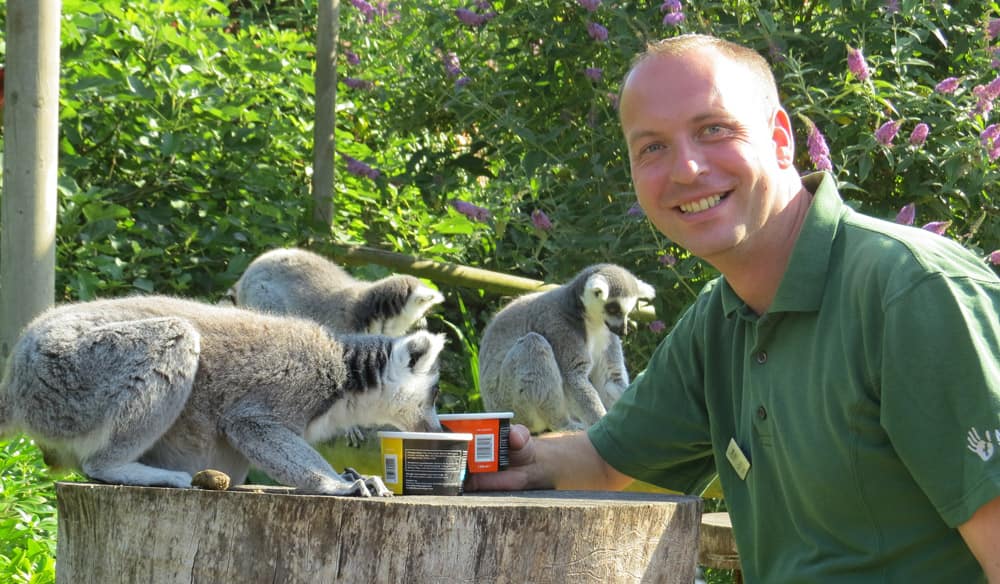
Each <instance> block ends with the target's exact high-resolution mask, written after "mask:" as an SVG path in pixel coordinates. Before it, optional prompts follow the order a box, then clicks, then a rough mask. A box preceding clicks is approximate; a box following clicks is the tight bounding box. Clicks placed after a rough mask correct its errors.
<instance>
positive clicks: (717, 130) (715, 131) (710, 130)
mask: <svg viewBox="0 0 1000 584" xmlns="http://www.w3.org/2000/svg"><path fill="white" fill-rule="evenodd" d="M726 131H727V129H726V127H725V126H719V125H713V126H707V127H705V129H704V130H702V134H704V135H706V136H721V135H723V134H725V133H726Z"/></svg>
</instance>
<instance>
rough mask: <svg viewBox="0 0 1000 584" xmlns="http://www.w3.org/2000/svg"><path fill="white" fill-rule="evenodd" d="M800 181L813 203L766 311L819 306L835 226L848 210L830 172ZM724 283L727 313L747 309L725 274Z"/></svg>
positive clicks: (835, 229)
mask: <svg viewBox="0 0 1000 584" xmlns="http://www.w3.org/2000/svg"><path fill="white" fill-rule="evenodd" d="M802 184H803V186H805V188H806V190H808V191H809V192H811V193H813V200H812V204H811V205H810V206H809V212H808V213H807V214H806V218H805V221H804V222H803V224H802V229H801V231H799V236H798V238H797V239H796V240H795V247H794V249H792V255H791V257H790V258H789V260H788V267H787V268H786V269H785V275H784V276H782V278H781V284H780V285H779V286H778V292H777V293H776V294H775V296H774V301H773V302H772V303H771V307H770V308H769V309H768V312H808V311H814V310H819V306H820V303H821V302H822V300H823V290H824V288H825V284H826V272H827V269H828V267H829V265H830V250H831V248H832V247H833V240H834V237H835V236H836V234H837V226H838V225H839V224H840V219H841V216H842V215H843V214H844V213H846V212H847V211H848V207H847V206H846V205H844V202H843V201H842V200H841V198H840V193H839V192H838V191H837V185H836V181H835V180H834V179H833V177H832V176H831V175H830V174H828V173H825V172H817V173H813V174H809V175H806V176H804V177H802ZM723 283H724V286H723V287H722V306H723V309H724V310H725V313H726V316H732V315H733V313H734V312H736V311H737V310H741V311H747V310H749V308H747V307H746V303H745V302H743V300H742V299H741V298H740V297H739V296H737V295H736V292H734V291H733V289H732V288H731V287H730V286H729V283H728V282H725V277H723Z"/></svg>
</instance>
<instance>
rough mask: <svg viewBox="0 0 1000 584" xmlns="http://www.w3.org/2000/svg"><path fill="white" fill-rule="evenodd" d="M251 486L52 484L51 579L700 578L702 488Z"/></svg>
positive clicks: (413, 582) (291, 582) (77, 582)
mask: <svg viewBox="0 0 1000 584" xmlns="http://www.w3.org/2000/svg"><path fill="white" fill-rule="evenodd" d="M256 491H257V492H255V490H254V489H252V488H247V487H241V488H239V489H238V490H235V491H234V490H230V491H203V490H198V489H161V488H151V487H130V486H114V485H95V484H87V483H58V484H57V485H56V496H57V503H58V518H59V532H58V540H57V554H56V555H57V557H58V558H59V560H58V565H57V568H56V580H57V582H61V583H70V582H72V583H74V584H88V583H101V584H113V583H117V582H120V583H129V584H131V583H133V582H144V583H149V584H168V583H169V584H173V583H177V584H179V583H182V582H183V583H185V584H189V583H191V582H282V583H284V584H296V583H300V582H317V583H319V582H322V583H324V584H329V583H338V582H345V583H357V582H362V583H363V582H406V583H407V584H421V583H424V582H468V583H473V582H484V583H493V582H532V583H546V582H551V583H563V582H573V583H574V584H576V583H590V582H592V583H595V584H596V583H600V584H606V583H612V584H613V583H620V582H621V583H624V582H629V583H632V582H635V583H638V582H658V583H659V582H663V583H678V584H681V583H683V584H691V582H693V581H694V577H695V571H696V565H697V559H698V529H699V524H700V519H701V500H700V499H699V498H697V497H686V496H675V495H660V494H652V493H632V492H615V493H609V492H600V491H528V492H521V493H490V494H475V495H462V496H457V497H437V496H397V497H386V498H366V499H362V498H352V497H328V496H319V495H301V494H294V493H291V491H289V490H287V489H284V488H282V487H257V488H256Z"/></svg>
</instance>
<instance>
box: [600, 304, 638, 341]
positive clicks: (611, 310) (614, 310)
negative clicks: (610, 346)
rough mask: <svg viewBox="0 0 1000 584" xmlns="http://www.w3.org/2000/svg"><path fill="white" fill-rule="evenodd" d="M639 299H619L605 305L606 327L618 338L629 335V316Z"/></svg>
mask: <svg viewBox="0 0 1000 584" xmlns="http://www.w3.org/2000/svg"><path fill="white" fill-rule="evenodd" d="M636 302H638V298H635V297H633V296H627V297H622V298H617V299H614V300H612V301H611V302H608V303H606V304H605V305H604V325H605V326H607V327H608V330H610V331H611V332H613V333H615V334H616V335H618V336H620V337H621V336H625V335H626V334H627V333H628V315H629V313H630V312H632V310H633V309H634V308H635V305H636Z"/></svg>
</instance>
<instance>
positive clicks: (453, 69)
mask: <svg viewBox="0 0 1000 584" xmlns="http://www.w3.org/2000/svg"><path fill="white" fill-rule="evenodd" d="M441 62H442V63H444V72H445V73H447V74H448V77H458V76H459V75H461V74H462V67H461V65H459V64H458V55H456V54H455V53H445V54H444V56H442V57H441Z"/></svg>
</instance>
